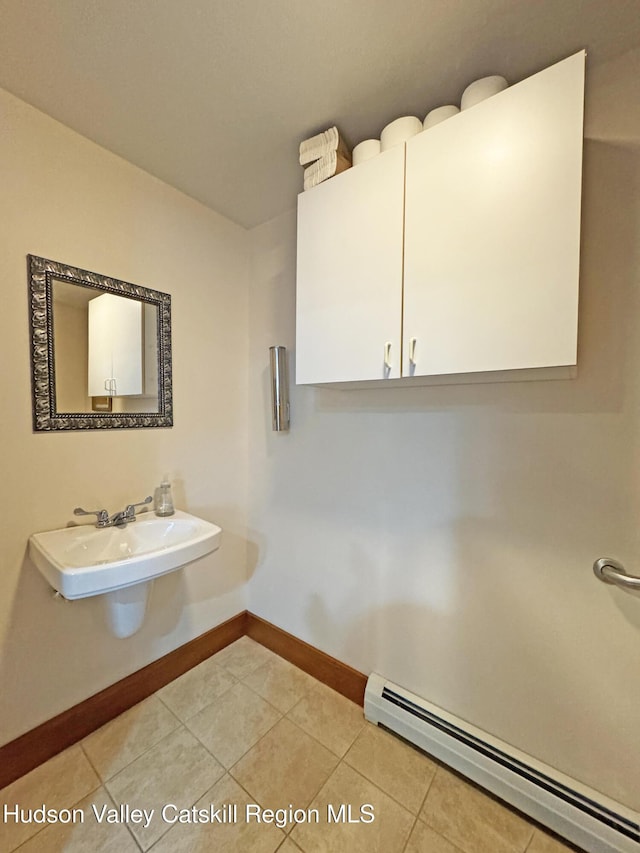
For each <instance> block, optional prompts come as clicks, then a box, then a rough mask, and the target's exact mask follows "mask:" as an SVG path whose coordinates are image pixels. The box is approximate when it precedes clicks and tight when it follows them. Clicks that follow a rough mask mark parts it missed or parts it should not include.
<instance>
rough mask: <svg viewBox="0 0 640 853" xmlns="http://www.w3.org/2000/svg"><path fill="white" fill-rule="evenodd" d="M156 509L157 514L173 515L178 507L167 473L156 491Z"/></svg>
mask: <svg viewBox="0 0 640 853" xmlns="http://www.w3.org/2000/svg"><path fill="white" fill-rule="evenodd" d="M154 497H155V501H154V504H155V505H154V510H155V513H156V515H161V516H164V515H173V514H174V512H175V511H176V508H175V507H174V505H173V495H172V494H171V483H170V482H169V475H168V474H165V475H164V477H163V478H162V482H161V483H160V485H159V486H158V488H157V489H156V491H155V495H154Z"/></svg>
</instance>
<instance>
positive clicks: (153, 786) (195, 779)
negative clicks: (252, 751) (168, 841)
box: [106, 728, 224, 850]
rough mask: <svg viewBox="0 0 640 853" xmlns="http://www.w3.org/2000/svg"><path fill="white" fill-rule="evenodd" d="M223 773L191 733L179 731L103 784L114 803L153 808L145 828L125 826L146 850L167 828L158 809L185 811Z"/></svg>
mask: <svg viewBox="0 0 640 853" xmlns="http://www.w3.org/2000/svg"><path fill="white" fill-rule="evenodd" d="M223 774H224V769H223V768H222V767H221V766H220V764H218V762H217V761H216V760H215V759H214V758H213V757H212V756H211V755H209V753H208V752H207V751H206V749H205V748H204V747H203V746H202V744H201V743H199V742H198V741H197V740H196V739H195V738H194V736H193V735H192V734H191V732H188V731H186V729H183V728H180V729H178V731H175V732H172V733H171V734H169V735H167V736H166V737H165V738H164V739H163V740H161V741H160V743H158V744H156V745H155V746H154V747H152V748H151V749H150V750H149V751H148V752H145V754H144V755H142V756H141V757H140V758H138V759H136V760H135V761H134V762H133V763H132V764H129V766H128V767H125V768H124V770H121V771H120V773H118V774H117V775H116V776H114V777H113V778H112V779H110V780H109V781H108V782H107V783H106V788H107V790H108V791H109V793H110V794H111V796H112V797H113V799H114V800H115V801H116V803H117V804H122V803H124V804H127V805H129V806H130V807H131V808H132V809H133V808H137V809H147V810H149V809H154V814H153V818H152V820H151V822H150V824H149V825H148V826H147V827H146V828H145V826H144V825H143V824H141V823H138V824H135V823H133V822H131V823H129V828H130V830H131V832H132V833H133V835H134V836H135V838H136V840H137V841H138V842H139V844H140V846H141V847H142V848H143V850H147V849H148V848H149V847H150V846H151V845H152V844H153V842H154V841H157V839H158V838H160V837H161V836H162V835H163V834H164V833H165V832H166V831H167V830H168V829H169V828H170V824H169V823H166V822H164V821H163V820H162V817H161V810H162V807H163V806H165V805H167V804H170V803H172V804H175V805H176V806H178V808H189V807H190V806H192V805H193V804H194V803H195V802H196V800H198V799H200V797H201V796H202V795H203V794H204V793H205V792H206V791H208V790H209V788H211V787H212V785H213V784H214V783H215V782H216V781H217V780H218V779H219V778H220V777H221V776H222V775H223Z"/></svg>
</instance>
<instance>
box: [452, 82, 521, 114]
mask: <svg viewBox="0 0 640 853" xmlns="http://www.w3.org/2000/svg"><path fill="white" fill-rule="evenodd" d="M508 85H509V84H508V83H507V81H506V80H505V79H504V77H498V76H493V77H481V78H480V80H474V82H473V83H470V84H469V85H468V86H467V88H466V89H465V90H464V92H463V93H462V100H461V101H460V109H461V110H468V109H469V107H475V105H476V104H479V103H480V101H484V100H486V99H487V98H490V97H491V96H492V95H497V94H498V92H502V91H503V89H506V88H507V87H508Z"/></svg>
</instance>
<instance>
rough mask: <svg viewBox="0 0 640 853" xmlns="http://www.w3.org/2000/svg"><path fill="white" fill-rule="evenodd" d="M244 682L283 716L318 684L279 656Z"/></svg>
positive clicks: (259, 668) (247, 677)
mask: <svg viewBox="0 0 640 853" xmlns="http://www.w3.org/2000/svg"><path fill="white" fill-rule="evenodd" d="M242 680H243V681H244V683H245V684H246V685H248V686H249V687H250V688H251V689H252V690H255V692H256V693H258V694H259V695H260V696H262V698H263V699H266V700H267V702H270V703H271V704H272V705H273V706H274V707H275V708H277V709H278V710H279V711H282V713H283V714H286V713H287V711H290V710H291V708H293V706H294V705H295V704H296V703H297V702H299V701H300V699H302V698H303V697H304V696H306V694H307V693H309V691H310V690H312V689H313V688H314V686H315V684H316V681H315V679H314V678H311V676H310V675H307V673H306V672H303V671H302V670H301V669H298V667H297V666H294V665H293V664H292V663H289V661H286V660H285V659H284V658H280V657H277V655H274V656H273V658H271V660H268V661H267V662H266V663H263V664H262V666H260V667H258V669H255V670H254V671H253V672H251V673H250V674H249V675H247V676H246V677H245V678H243V679H242Z"/></svg>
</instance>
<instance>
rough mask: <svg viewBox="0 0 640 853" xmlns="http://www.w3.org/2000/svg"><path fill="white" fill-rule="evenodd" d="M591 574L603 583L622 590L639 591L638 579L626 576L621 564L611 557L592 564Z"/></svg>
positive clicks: (633, 576) (639, 582)
mask: <svg viewBox="0 0 640 853" xmlns="http://www.w3.org/2000/svg"><path fill="white" fill-rule="evenodd" d="M593 573H594V574H595V576H596V577H597V578H598V580H601V581H602V582H603V583H612V584H615V585H616V586H620V587H622V588H623V589H636V590H638V591H640V578H638V577H636V576H635V575H628V574H627V572H626V570H625V568H624V566H623V565H622V563H620V562H618V560H614V559H613V558H611V557H600V559H599V560H596V561H595V563H594V564H593Z"/></svg>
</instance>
